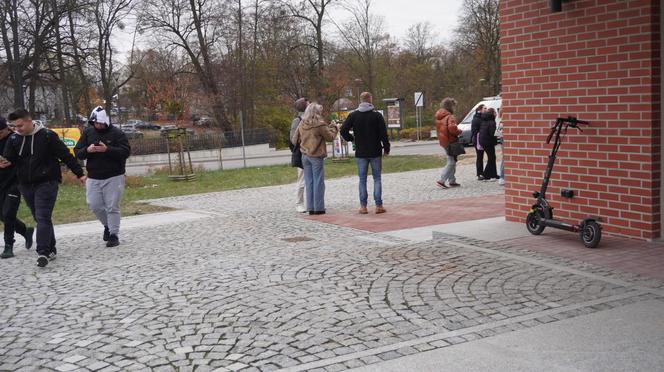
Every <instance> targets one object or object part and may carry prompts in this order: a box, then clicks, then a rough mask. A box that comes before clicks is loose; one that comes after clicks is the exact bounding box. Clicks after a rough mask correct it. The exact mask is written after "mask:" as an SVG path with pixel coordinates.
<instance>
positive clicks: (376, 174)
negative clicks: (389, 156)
mask: <svg viewBox="0 0 664 372" xmlns="http://www.w3.org/2000/svg"><path fill="white" fill-rule="evenodd" d="M369 164H371V175H372V176H373V180H374V190H373V197H374V201H375V202H376V206H382V205H383V199H382V195H383V184H382V181H381V170H382V168H383V158H382V157H381V156H378V157H375V158H357V173H358V175H359V176H360V205H361V206H363V207H366V206H367V199H369V194H368V193H367V175H368V173H369Z"/></svg>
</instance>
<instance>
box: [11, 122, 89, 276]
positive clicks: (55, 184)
mask: <svg viewBox="0 0 664 372" xmlns="http://www.w3.org/2000/svg"><path fill="white" fill-rule="evenodd" d="M9 120H10V121H13V122H14V126H15V127H16V133H14V134H12V135H10V137H9V140H8V141H7V144H6V146H5V150H4V157H5V159H6V160H0V168H8V167H10V166H11V165H12V164H14V165H15V167H16V177H17V179H18V188H19V191H20V192H21V195H23V198H24V199H25V202H26V204H27V205H28V208H30V211H31V212H32V216H33V218H34V219H35V221H37V255H38V256H37V265H38V266H39V267H44V266H46V265H48V263H49V261H52V260H54V259H55V258H56V255H57V248H56V246H55V245H56V240H55V233H54V231H53V221H52V215H53V208H54V207H55V201H56V199H57V198H58V188H59V184H60V182H62V172H61V170H60V161H62V162H63V163H65V165H67V167H68V168H69V169H70V170H71V171H72V172H73V173H74V174H75V175H76V177H77V178H78V180H79V181H80V182H81V184H85V180H86V177H85V174H84V173H83V168H81V166H80V164H78V162H77V161H76V159H75V158H74V156H73V155H72V154H71V153H70V152H69V149H68V148H67V146H65V144H64V143H63V142H62V141H61V140H60V138H59V137H58V135H57V134H56V133H55V132H53V131H52V130H50V129H47V128H44V126H42V125H41V124H35V123H34V122H33V121H32V117H31V115H30V113H29V112H28V111H27V110H25V109H18V110H16V111H14V112H12V113H11V114H9Z"/></svg>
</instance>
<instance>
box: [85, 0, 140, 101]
mask: <svg viewBox="0 0 664 372" xmlns="http://www.w3.org/2000/svg"><path fill="white" fill-rule="evenodd" d="M134 5H135V0H95V2H94V9H93V16H94V22H95V27H96V35H95V37H96V55H95V63H94V64H93V65H94V66H95V68H96V70H97V72H98V73H99V82H100V83H101V90H102V97H103V99H104V101H105V109H106V111H107V112H110V110H111V107H112V105H113V96H115V95H116V94H117V93H118V91H119V90H120V88H121V87H122V86H124V85H125V84H127V82H128V81H129V80H130V79H131V78H132V76H133V70H132V69H131V66H132V64H133V61H132V60H131V59H132V57H131V56H133V45H132V50H131V55H130V62H129V66H128V68H127V69H126V70H125V71H122V68H121V67H120V68H118V67H117V65H116V63H117V62H116V61H115V60H114V59H113V58H114V53H115V49H114V48H113V45H112V36H113V34H114V33H115V32H117V31H122V30H124V29H125V22H126V20H127V18H128V17H129V16H130V15H131V14H132V10H133V8H134ZM134 35H135V33H134ZM132 44H133V43H132Z"/></svg>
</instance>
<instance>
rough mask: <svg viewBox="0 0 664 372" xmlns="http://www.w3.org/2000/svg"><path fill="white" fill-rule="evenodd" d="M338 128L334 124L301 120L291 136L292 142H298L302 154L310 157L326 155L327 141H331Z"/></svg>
mask: <svg viewBox="0 0 664 372" xmlns="http://www.w3.org/2000/svg"><path fill="white" fill-rule="evenodd" d="M338 131H339V129H338V128H337V126H336V125H334V124H326V123H325V122H324V121H323V120H320V121H314V122H310V121H306V122H305V121H302V122H300V125H299V126H298V127H297V130H296V131H295V133H294V134H293V138H291V142H293V143H294V144H297V143H299V144H300V151H302V154H303V155H306V156H309V157H312V158H324V157H326V156H327V144H326V143H327V142H330V141H333V140H334V138H335V137H336V136H337V132H338Z"/></svg>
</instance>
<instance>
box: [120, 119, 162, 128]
mask: <svg viewBox="0 0 664 372" xmlns="http://www.w3.org/2000/svg"><path fill="white" fill-rule="evenodd" d="M127 123H131V124H134V127H136V128H137V129H149V130H159V129H161V126H160V125H157V124H153V123H150V122H149V121H143V120H128V121H127Z"/></svg>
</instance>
